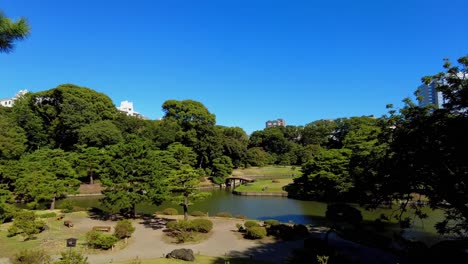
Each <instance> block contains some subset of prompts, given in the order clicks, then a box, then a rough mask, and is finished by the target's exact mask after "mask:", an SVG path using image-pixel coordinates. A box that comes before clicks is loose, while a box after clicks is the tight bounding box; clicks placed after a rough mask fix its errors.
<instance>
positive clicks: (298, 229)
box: [293, 225, 309, 237]
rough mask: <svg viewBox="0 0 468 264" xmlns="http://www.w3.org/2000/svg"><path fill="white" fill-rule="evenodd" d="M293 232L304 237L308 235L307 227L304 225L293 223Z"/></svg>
mask: <svg viewBox="0 0 468 264" xmlns="http://www.w3.org/2000/svg"><path fill="white" fill-rule="evenodd" d="M293 232H294V235H295V236H297V237H305V236H308V235H309V229H308V228H307V226H305V225H294V226H293Z"/></svg>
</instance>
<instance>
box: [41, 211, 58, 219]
mask: <svg viewBox="0 0 468 264" xmlns="http://www.w3.org/2000/svg"><path fill="white" fill-rule="evenodd" d="M56 216H57V214H56V213H55V212H50V213H45V214H40V215H38V217H39V218H52V217H56Z"/></svg>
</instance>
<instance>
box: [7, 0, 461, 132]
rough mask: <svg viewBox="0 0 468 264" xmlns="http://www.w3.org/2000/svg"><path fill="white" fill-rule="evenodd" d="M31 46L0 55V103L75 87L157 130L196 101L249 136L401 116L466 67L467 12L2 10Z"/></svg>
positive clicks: (356, 8) (46, 2) (439, 7)
mask: <svg viewBox="0 0 468 264" xmlns="http://www.w3.org/2000/svg"><path fill="white" fill-rule="evenodd" d="M0 9H1V10H3V12H5V14H6V15H7V16H8V17H11V18H15V19H16V18H19V17H21V16H24V17H27V18H28V20H29V23H30V25H31V27H32V34H31V36H30V37H29V38H28V39H26V40H25V41H21V42H18V43H17V46H16V49H15V51H14V52H13V53H10V54H0V97H2V98H4V97H10V96H13V95H14V94H15V93H16V92H17V91H18V90H20V89H28V90H30V91H34V92H36V91H42V90H47V89H51V88H54V87H56V86H57V85H59V84H62V83H73V84H77V85H81V86H86V87H89V88H92V89H95V90H97V91H99V92H103V93H105V94H107V95H108V96H109V97H110V98H111V99H112V100H113V101H114V103H115V104H119V103H120V101H123V100H129V101H133V102H134V106H135V110H136V111H138V112H140V113H142V114H143V115H146V116H148V117H150V118H152V119H157V118H160V117H162V115H163V113H162V112H161V105H162V104H163V102H164V101H166V100H168V99H177V100H182V99H194V100H197V101H200V102H202V103H203V104H204V105H205V106H206V107H207V108H208V109H209V111H210V112H212V113H214V114H215V115H216V117H217V123H218V124H219V125H225V126H239V127H242V128H244V130H246V132H248V133H251V132H252V131H255V130H261V129H263V128H264V126H265V121H267V120H269V119H276V118H284V119H285V120H286V122H287V124H290V125H305V124H307V123H310V122H312V121H314V120H318V119H324V118H325V119H328V118H338V117H350V116H362V115H375V116H380V115H382V114H384V113H385V112H386V109H385V105H386V104H388V103H393V104H395V105H396V106H402V103H401V100H402V99H403V98H405V97H409V96H413V92H414V90H415V89H416V88H417V86H418V85H419V84H420V78H421V77H422V76H424V75H429V74H434V73H437V72H439V71H441V70H442V67H441V65H442V59H443V58H450V59H451V60H452V61H456V59H458V58H459V57H461V56H465V55H468V26H467V24H466V11H467V10H468V1H466V0H452V1H449V2H447V1H433V0H424V1H420V0H415V1H412V0H406V1H400V0H392V1H390V0H381V1H375V0H372V1H359V0H356V1H351V0H348V1H344V0H336V1H313V0H309V1H305V0H304V1H294V0H284V1H275V0H258V1H255V0H216V1H215V0H213V1H205V0H197V1H189V0H186V1H182V0H166V1H139V0H134V1H118V0H114V1H91V0H80V1H63V0H43V1H27V0H6V1H5V0H0Z"/></svg>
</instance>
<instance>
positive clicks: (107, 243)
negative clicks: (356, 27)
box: [86, 230, 119, 250]
mask: <svg viewBox="0 0 468 264" xmlns="http://www.w3.org/2000/svg"><path fill="white" fill-rule="evenodd" d="M118 240H119V238H117V237H116V236H113V235H110V234H104V233H102V232H100V231H96V230H91V231H89V232H88V233H86V243H87V244H88V246H90V247H92V248H100V249H104V250H107V249H110V248H112V247H113V246H114V245H115V243H117V241H118Z"/></svg>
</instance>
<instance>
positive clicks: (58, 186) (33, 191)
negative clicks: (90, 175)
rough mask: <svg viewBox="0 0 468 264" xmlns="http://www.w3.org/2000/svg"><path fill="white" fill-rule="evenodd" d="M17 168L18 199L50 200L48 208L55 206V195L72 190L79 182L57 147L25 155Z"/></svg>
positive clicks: (15, 183)
mask: <svg viewBox="0 0 468 264" xmlns="http://www.w3.org/2000/svg"><path fill="white" fill-rule="evenodd" d="M16 167H17V168H16V177H15V179H14V180H15V181H14V193H15V195H16V196H17V199H20V200H22V201H25V202H34V203H39V202H41V201H50V209H55V201H56V199H57V198H61V197H63V196H64V195H65V194H71V193H75V192H76V191H77V189H78V187H79V184H80V181H79V180H78V179H77V175H76V172H75V170H74V169H73V168H72V166H71V164H70V162H69V155H68V154H67V153H65V152H64V151H63V150H60V149H55V150H50V149H40V150H37V151H35V152H33V153H31V154H28V155H24V156H23V157H22V158H21V160H20V161H19V163H17V164H16Z"/></svg>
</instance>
